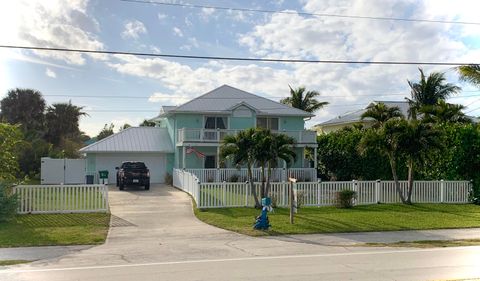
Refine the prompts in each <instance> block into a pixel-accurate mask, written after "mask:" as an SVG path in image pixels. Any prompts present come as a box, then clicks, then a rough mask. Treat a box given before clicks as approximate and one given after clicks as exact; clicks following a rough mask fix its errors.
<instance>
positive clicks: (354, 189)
mask: <svg viewBox="0 0 480 281" xmlns="http://www.w3.org/2000/svg"><path fill="white" fill-rule="evenodd" d="M352 183H353V191H354V192H355V199H353V205H357V199H356V198H358V182H357V180H353V181H352Z"/></svg>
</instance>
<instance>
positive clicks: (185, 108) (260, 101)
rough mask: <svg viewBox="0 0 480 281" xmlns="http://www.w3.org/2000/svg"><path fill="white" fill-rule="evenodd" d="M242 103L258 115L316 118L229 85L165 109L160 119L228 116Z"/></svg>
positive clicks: (308, 113)
mask: <svg viewBox="0 0 480 281" xmlns="http://www.w3.org/2000/svg"><path fill="white" fill-rule="evenodd" d="M241 103H244V104H248V106H249V107H251V108H252V109H255V110H256V111H257V114H258V115H276V116H285V115H287V116H302V117H312V116H314V115H313V114H311V113H310V112H306V111H303V110H300V109H297V108H293V107H291V106H288V105H285V104H282V103H279V102H276V101H272V100H269V99H267V98H264V97H260V96H257V95H254V94H251V93H248V92H245V91H243V90H240V89H237V88H234V87H231V86H228V85H223V86H220V87H218V88H216V89H214V90H212V91H210V92H208V93H206V94H203V95H201V96H199V97H197V98H194V99H192V100H191V101H189V102H186V103H184V104H182V105H179V106H177V107H175V108H172V109H170V108H169V110H168V111H166V110H165V109H164V110H163V112H162V113H161V114H160V116H158V117H163V116H166V115H168V114H171V113H197V112H202V113H205V112H207V113H220V114H222V113H224V114H228V113H230V112H231V111H232V108H235V106H236V105H238V104H241ZM154 119H155V118H154Z"/></svg>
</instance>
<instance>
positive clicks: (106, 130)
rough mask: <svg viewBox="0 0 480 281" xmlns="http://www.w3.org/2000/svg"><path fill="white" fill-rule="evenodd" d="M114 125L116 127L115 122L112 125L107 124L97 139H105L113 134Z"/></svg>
mask: <svg viewBox="0 0 480 281" xmlns="http://www.w3.org/2000/svg"><path fill="white" fill-rule="evenodd" d="M107 126H108V127H107ZM113 127H115V126H114V125H113V123H110V125H107V124H105V125H104V126H103V129H102V130H101V131H100V133H99V134H98V136H97V137H96V139H97V141H99V140H101V139H104V138H106V137H108V136H110V135H113Z"/></svg>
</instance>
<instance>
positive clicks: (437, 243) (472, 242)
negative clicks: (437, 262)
mask: <svg viewBox="0 0 480 281" xmlns="http://www.w3.org/2000/svg"><path fill="white" fill-rule="evenodd" d="M478 245H480V239H460V240H420V241H400V242H395V243H365V244H361V245H359V246H371V247H409V248H437V247H464V246H478Z"/></svg>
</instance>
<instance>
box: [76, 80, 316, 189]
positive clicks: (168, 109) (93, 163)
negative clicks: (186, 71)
mask: <svg viewBox="0 0 480 281" xmlns="http://www.w3.org/2000/svg"><path fill="white" fill-rule="evenodd" d="M311 117H313V115H312V114H311V113H309V112H305V111H302V110H299V109H296V108H292V107H290V106H287V105H284V104H281V103H278V102H275V101H272V100H269V99H266V98H263V97H260V96H257V95H254V94H251V93H248V92H245V91H242V90H240V89H237V88H234V87H231V86H228V85H223V86H221V87H219V88H216V89H214V90H212V91H210V92H208V93H205V94H203V95H201V96H199V97H197V98H195V99H192V100H191V101H189V102H186V103H184V104H182V105H179V106H162V107H161V109H160V114H159V115H158V116H157V117H155V118H153V119H152V120H154V121H155V122H156V123H157V126H156V127H154V128H142V127H140V128H129V129H127V130H124V131H122V132H120V133H118V134H115V135H112V136H110V137H108V138H106V139H104V140H101V141H99V142H96V143H94V144H91V145H89V146H87V147H84V148H82V149H81V152H83V153H85V154H86V157H87V172H88V171H95V170H99V169H100V168H102V169H107V170H109V171H112V172H114V169H115V166H118V165H120V163H121V162H122V161H127V160H133V159H135V160H138V161H144V162H145V163H146V164H147V166H148V167H149V168H150V171H151V177H152V182H163V181H164V178H165V175H166V174H167V173H168V174H172V173H173V169H185V170H188V171H189V172H192V173H194V174H195V175H196V176H197V177H198V178H199V180H200V181H229V180H230V179H235V180H243V178H244V177H245V175H246V173H245V171H244V169H242V168H239V167H233V166H232V165H231V164H230V163H229V162H228V161H225V160H223V159H220V157H219V151H220V146H221V142H222V139H223V137H224V136H226V135H231V134H236V133H237V132H239V131H241V130H244V129H247V128H255V127H260V128H267V129H270V130H272V131H274V132H279V133H284V134H287V135H289V136H291V137H293V138H294V139H295V140H296V144H295V150H296V154H297V159H296V161H295V162H294V163H291V164H290V165H289V166H288V167H287V165H286V163H284V161H278V163H277V167H276V168H275V169H274V175H276V176H274V178H275V179H276V180H278V181H281V180H286V177H287V176H295V177H299V178H302V180H305V181H309V180H316V169H315V168H316V161H315V162H314V163H311V162H310V161H307V160H306V159H305V148H306V147H310V148H312V150H313V152H314V154H315V155H316V153H317V143H316V133H315V132H314V131H310V130H306V129H305V121H306V120H308V119H309V118H311ZM121 145H123V147H121ZM105 158H108V159H105ZM124 159H125V160H124ZM314 159H316V157H314ZM99 164H100V165H99ZM112 167H113V169H112ZM257 170H258V169H257ZM258 172H259V171H255V173H256V174H258ZM287 173H288V174H287ZM109 179H110V180H115V179H114V178H113V177H109Z"/></svg>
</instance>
